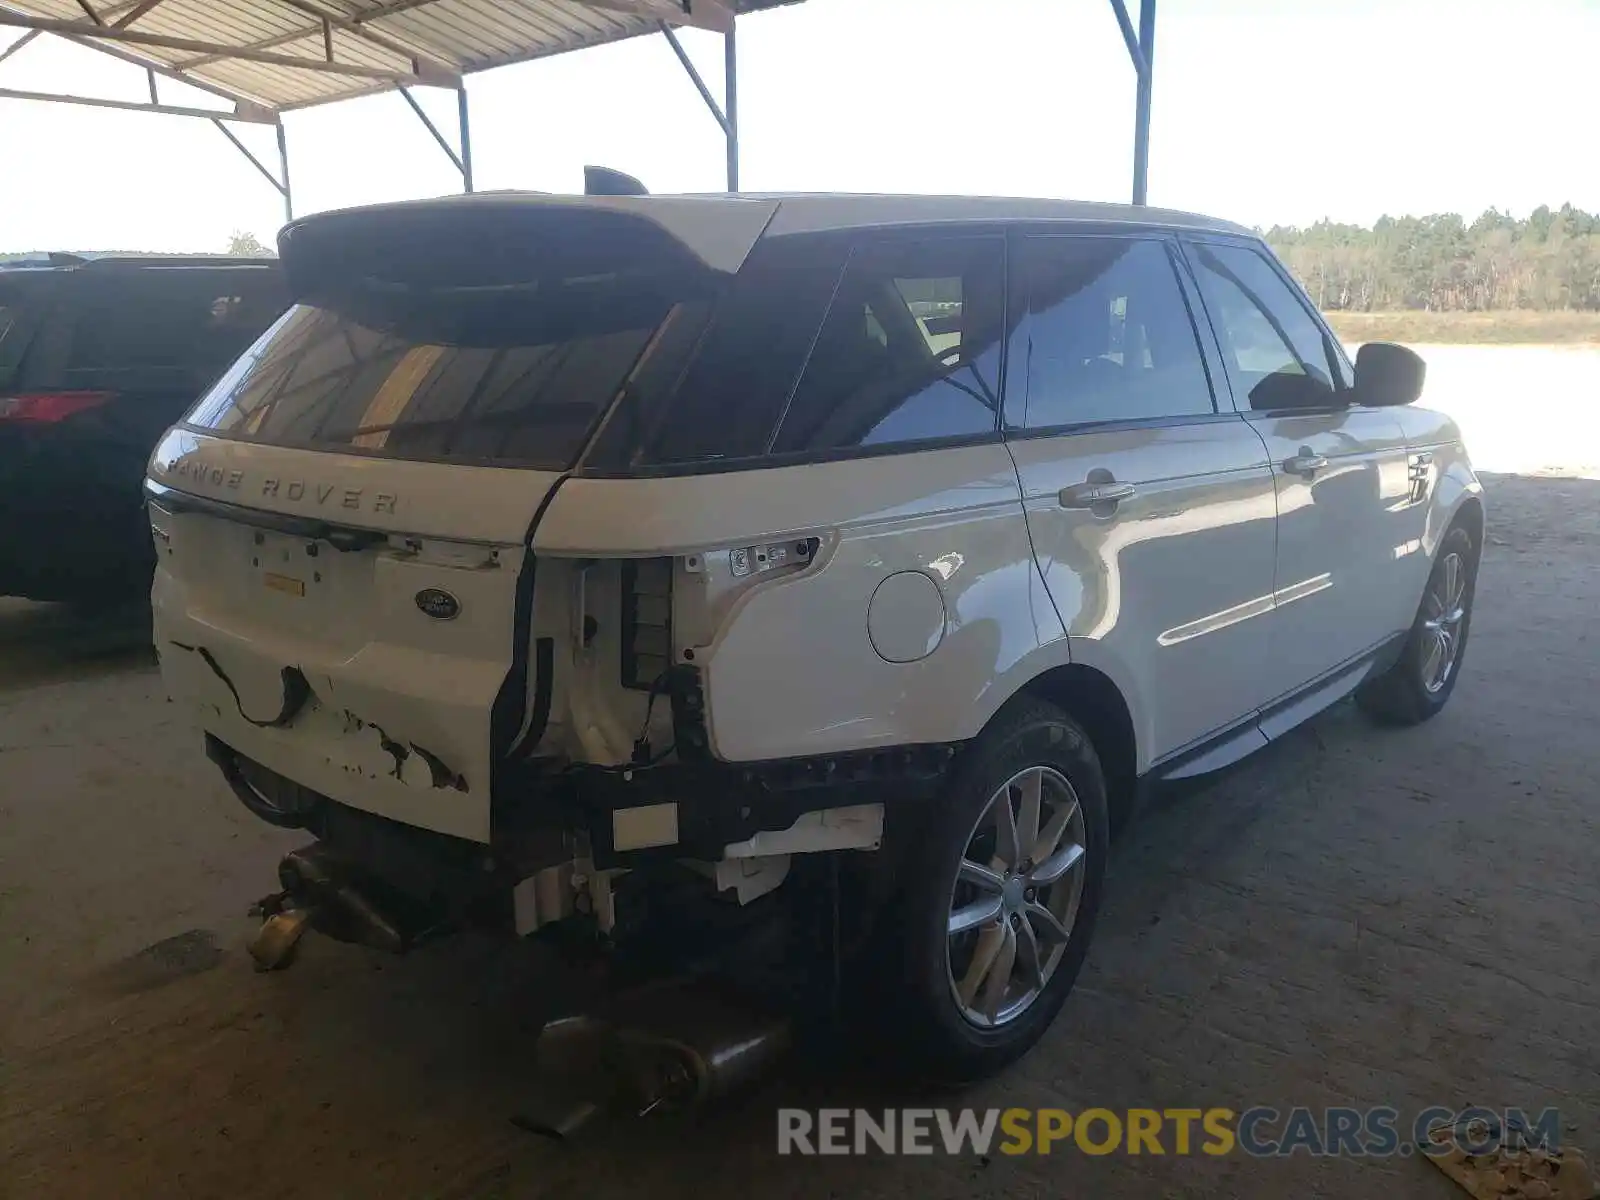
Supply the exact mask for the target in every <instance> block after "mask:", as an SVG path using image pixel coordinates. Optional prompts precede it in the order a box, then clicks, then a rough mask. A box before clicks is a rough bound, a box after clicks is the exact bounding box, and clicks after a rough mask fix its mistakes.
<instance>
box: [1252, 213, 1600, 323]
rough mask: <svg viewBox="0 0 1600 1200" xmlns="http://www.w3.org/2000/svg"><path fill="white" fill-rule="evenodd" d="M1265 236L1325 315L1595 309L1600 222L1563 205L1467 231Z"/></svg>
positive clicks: (1412, 227) (1449, 219) (1411, 226)
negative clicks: (1404, 310) (1327, 312)
mask: <svg viewBox="0 0 1600 1200" xmlns="http://www.w3.org/2000/svg"><path fill="white" fill-rule="evenodd" d="M1266 238H1267V241H1268V242H1270V243H1271V244H1272V246H1273V247H1274V249H1276V250H1277V252H1278V253H1279V254H1280V255H1281V256H1282V257H1283V260H1284V262H1285V263H1287V264H1288V266H1289V269H1290V270H1292V271H1293V272H1294V273H1295V274H1296V275H1297V276H1298V277H1299V278H1300V280H1301V282H1302V283H1304V284H1305V287H1306V290H1307V291H1308V292H1310V293H1311V298H1312V299H1313V300H1315V301H1316V302H1317V304H1318V306H1319V307H1321V308H1323V309H1325V310H1330V311H1337V310H1340V309H1343V310H1348V311H1354V312H1382V311H1392V310H1397V309H1428V310H1433V311H1454V312H1479V311H1485V310H1498V309H1535V310H1540V311H1551V310H1559V309H1583V310H1588V311H1597V310H1600V215H1596V214H1594V213H1589V212H1585V211H1583V210H1582V209H1578V208H1573V207H1572V205H1570V204H1563V205H1562V206H1561V208H1560V209H1559V210H1557V211H1552V210H1551V209H1549V208H1548V207H1545V206H1541V207H1539V208H1537V209H1535V210H1534V211H1533V212H1532V213H1530V214H1529V215H1528V217H1527V218H1526V219H1524V220H1520V221H1519V220H1516V219H1515V218H1513V217H1511V216H1508V215H1507V214H1505V213H1502V212H1498V211H1496V210H1495V209H1490V210H1489V211H1488V212H1486V213H1484V214H1483V215H1482V216H1481V217H1479V218H1478V219H1477V220H1476V221H1473V222H1472V223H1471V224H1468V223H1467V222H1466V221H1465V220H1464V219H1463V218H1462V217H1461V216H1460V215H1459V214H1457V213H1442V214H1438V215H1435V216H1428V217H1387V216H1386V217H1382V218H1380V219H1379V220H1378V222H1377V223H1376V224H1375V225H1374V226H1373V227H1372V228H1370V229H1367V228H1365V227H1363V226H1360V225H1341V224H1337V223H1335V222H1332V221H1319V222H1317V223H1316V224H1315V225H1312V226H1311V227H1310V228H1308V229H1300V228H1296V227H1294V226H1281V225H1275V226H1273V227H1272V228H1271V229H1270V230H1268V231H1267V232H1266Z"/></svg>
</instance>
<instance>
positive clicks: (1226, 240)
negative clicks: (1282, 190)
mask: <svg viewBox="0 0 1600 1200" xmlns="http://www.w3.org/2000/svg"><path fill="white" fill-rule="evenodd" d="M1177 240H1178V249H1179V253H1180V254H1181V255H1182V256H1183V260H1184V265H1185V267H1186V268H1187V270H1188V272H1189V274H1190V275H1191V277H1192V278H1193V281H1194V285H1195V292H1196V294H1197V296H1198V297H1199V300H1200V304H1201V306H1202V308H1203V310H1204V311H1205V314H1206V323H1207V325H1208V326H1210V327H1211V336H1212V337H1213V338H1214V339H1215V340H1216V344H1217V352H1218V356H1219V357H1220V358H1221V360H1222V369H1223V372H1224V374H1225V377H1226V378H1227V380H1228V392H1229V395H1230V397H1231V399H1232V401H1233V407H1234V409H1235V410H1236V411H1237V412H1238V413H1239V414H1240V415H1241V416H1244V417H1252V416H1257V417H1282V416H1312V415H1316V416H1329V415H1332V414H1335V413H1341V412H1348V411H1350V410H1351V409H1357V408H1360V409H1364V407H1365V406H1363V405H1359V404H1357V403H1356V402H1355V399H1354V391H1353V389H1351V388H1350V387H1349V386H1347V385H1346V383H1345V376H1344V372H1343V371H1340V370H1337V369H1335V364H1334V362H1333V359H1334V358H1336V357H1337V358H1338V359H1339V360H1340V362H1341V363H1342V364H1343V365H1345V366H1346V367H1348V366H1349V365H1350V364H1349V358H1348V356H1347V355H1346V354H1345V353H1344V347H1343V346H1342V345H1341V344H1340V342H1339V339H1338V337H1337V336H1336V335H1335V334H1334V332H1333V330H1332V329H1331V328H1330V327H1329V325H1328V322H1327V321H1326V320H1325V319H1324V318H1323V315H1322V313H1321V312H1319V311H1318V310H1317V306H1316V305H1315V304H1313V303H1312V302H1311V298H1310V297H1309V296H1308V295H1306V292H1305V289H1304V288H1302V287H1301V286H1300V284H1299V282H1298V281H1297V280H1296V279H1295V277H1294V276H1293V275H1291V274H1289V272H1288V270H1287V269H1286V268H1285V267H1284V265H1283V263H1282V262H1280V261H1279V259H1278V256H1277V255H1276V254H1274V253H1272V249H1271V247H1269V246H1268V245H1267V244H1266V243H1265V242H1263V241H1262V240H1261V239H1260V238H1255V237H1245V236H1240V235H1236V234H1224V233H1185V234H1180V235H1179V236H1178V239H1177ZM1199 245H1218V246H1231V247H1234V248H1235V249H1240V250H1248V251H1250V252H1251V253H1253V254H1255V256H1256V257H1257V258H1260V259H1261V260H1262V261H1263V262H1265V263H1266V264H1267V266H1268V268H1269V269H1270V270H1271V271H1272V273H1273V274H1275V275H1276V276H1277V277H1278V278H1279V279H1280V280H1281V281H1282V282H1283V283H1284V284H1285V285H1286V286H1287V287H1288V289H1289V294H1290V295H1291V296H1292V297H1293V298H1294V301H1295V303H1297V304H1298V305H1299V306H1300V309H1301V311H1302V312H1304V313H1305V314H1306V316H1308V317H1309V318H1310V319H1311V323H1312V324H1313V325H1315V326H1316V327H1317V330H1318V331H1319V332H1320V333H1321V334H1322V352H1323V354H1324V356H1326V357H1327V358H1328V360H1329V361H1328V364H1327V365H1328V367H1329V372H1328V374H1329V377H1330V378H1331V379H1332V380H1333V387H1334V390H1333V395H1334V397H1335V399H1334V401H1333V402H1331V403H1328V404H1299V405H1288V406H1286V407H1282V408H1251V407H1250V406H1249V402H1248V399H1247V398H1245V397H1244V395H1243V393H1242V389H1241V387H1240V386H1239V382H1240V381H1239V380H1238V378H1236V376H1235V373H1234V370H1233V368H1232V367H1230V366H1229V365H1228V356H1227V355H1226V354H1224V353H1222V334H1221V332H1220V331H1219V330H1218V329H1217V328H1216V320H1215V318H1214V317H1213V316H1212V314H1211V311H1210V309H1209V308H1208V307H1206V306H1205V293H1204V292H1203V291H1202V290H1201V288H1200V280H1199V272H1198V271H1197V269H1196V268H1195V265H1194V262H1193V260H1192V259H1190V257H1189V250H1190V247H1191V246H1199Z"/></svg>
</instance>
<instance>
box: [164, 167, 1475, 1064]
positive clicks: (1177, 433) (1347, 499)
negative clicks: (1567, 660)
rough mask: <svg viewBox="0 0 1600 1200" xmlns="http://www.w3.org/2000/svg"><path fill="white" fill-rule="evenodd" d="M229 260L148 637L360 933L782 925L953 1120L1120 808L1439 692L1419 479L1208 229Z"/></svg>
mask: <svg viewBox="0 0 1600 1200" xmlns="http://www.w3.org/2000/svg"><path fill="white" fill-rule="evenodd" d="M279 244H280V248H281V254H282V260H283V265H284V268H285V271H286V275H287V278H288V281H289V285H290V288H291V290H292V293H293V295H294V297H295V299H296V303H295V306H294V307H293V308H292V309H291V310H290V311H289V312H288V313H287V314H286V315H285V316H284V317H283V318H282V319H281V320H279V322H278V323H277V324H276V325H275V326H274V327H273V328H272V329H271V330H269V331H268V332H267V333H266V334H265V335H263V336H262V338H261V339H260V340H259V341H258V342H257V343H256V344H255V345H254V346H253V347H252V348H251V349H250V350H249V351H248V352H247V353H246V354H245V355H244V357H243V358H242V359H240V360H239V362H238V363H237V364H236V365H235V366H234V367H233V368H232V369H231V370H230V371H229V372H228V373H227V375H226V376H224V377H223V378H222V379H221V380H220V382H218V383H217V385H216V386H215V387H214V388H213V389H212V390H211V391H210V393H209V394H207V395H206V396H205V397H204V398H203V399H202V400H201V401H200V402H199V403H198V404H197V405H196V406H195V407H194V409H193V411H191V412H190V413H189V415H188V416H187V418H186V419H185V420H184V421H183V422H182V423H181V424H179V425H178V426H176V427H175V428H174V429H172V430H171V432H170V433H168V434H167V436H166V438H165V440H164V441H162V442H161V444H160V446H159V447H158V449H157V450H156V452H155V454H154V456H153V458H152V460H151V464H150V470H149V481H148V493H149V499H150V515H151V522H152V525H153V527H154V533H155V538H156V545H157V549H158V552H159V557H160V569H159V570H158V572H157V575H156V579H155V588H154V607H155V615H156V626H155V628H156V639H157V643H158V648H159V651H160V656H161V664H162V671H163V673H164V676H165V681H166V684H167V686H168V688H169V690H170V691H171V693H172V694H173V695H174V696H175V697H177V698H179V699H181V700H183V701H186V702H188V703H189V704H190V705H191V706H192V709H193V712H194V714H195V715H196V718H197V720H198V723H199V724H200V726H201V728H202V729H203V730H204V736H205V739H206V743H207V746H208V749H209V753H210V756H211V757H212V759H213V760H214V761H215V762H216V763H217V764H218V765H219V766H220V768H221V770H222V772H223V774H224V776H225V777H226V779H227V781H228V782H229V783H230V785H231V786H232V788H233V790H234V791H235V792H236V793H237V794H238V795H239V797H240V798H241V799H242V800H243V801H244V803H245V804H246V805H248V806H249V808H250V809H251V810H252V811H253V812H255V813H256V814H257V815H258V816H260V817H261V818H263V819H265V820H267V821H270V822H272V823H274V824H277V825H283V826H290V827H303V828H305V829H307V830H308V831H310V832H311V833H312V834H314V835H315V837H316V838H317V839H318V841H317V843H316V845H315V846H313V848H312V851H314V852H315V854H316V855H317V856H320V857H317V858H316V860H315V861H316V867H315V870H314V871H312V872H311V874H312V875H317V876H318V877H326V876H328V875H330V874H336V875H337V877H338V879H339V880H340V881H341V887H348V889H350V893H351V894H356V893H359V894H360V895H361V896H363V897H367V898H370V899H371V905H370V907H371V908H372V909H373V910H381V911H382V912H383V913H384V914H386V915H385V916H383V917H382V918H381V919H380V924H382V925H383V926H384V927H385V928H386V929H387V930H388V933H387V934H386V936H387V937H388V939H389V940H390V941H392V942H396V943H403V942H404V941H405V939H406V937H407V936H408V934H407V932H406V930H405V928H403V927H402V922H401V921H400V918H399V917H398V916H392V917H391V916H390V915H389V914H396V913H399V912H400V911H401V909H402V908H403V907H404V906H405V905H412V906H415V907H414V908H413V909H412V910H409V911H426V912H429V913H432V914H434V916H435V917H437V915H438V914H440V913H444V914H446V915H447V916H448V917H449V918H451V919H456V920H462V921H465V920H469V919H472V920H492V921H498V922H500V923H501V924H502V925H503V926H504V927H505V928H507V929H508V930H515V931H516V932H517V933H519V934H527V933H531V932H533V931H536V930H544V929H545V928H546V927H551V928H552V930H560V931H564V933H565V934H567V935H572V934H573V933H574V932H576V933H578V934H579V935H581V936H580V939H579V940H585V939H588V940H592V941H594V942H596V943H600V944H614V945H616V946H617V947H619V948H621V947H623V946H626V945H627V944H629V942H630V939H632V940H633V941H634V942H635V943H638V942H641V941H642V942H644V943H647V944H649V945H650V946H652V947H653V948H654V949H655V950H656V951H658V952H664V954H665V957H667V958H668V959H671V958H673V957H682V958H685V959H687V958H688V957H691V953H692V952H697V951H698V949H699V948H700V947H701V946H702V943H705V942H706V941H707V938H708V937H709V936H710V935H709V933H708V931H712V930H724V929H728V928H745V927H746V926H745V925H743V924H741V921H743V920H744V919H746V918H748V922H749V927H751V928H754V927H758V926H760V925H761V924H762V922H763V921H765V920H766V919H767V918H766V917H764V916H763V915H762V914H770V913H774V912H779V911H788V912H791V913H792V912H795V911H803V910H805V909H806V908H807V904H806V903H805V902H806V901H808V900H814V899H815V898H816V897H817V896H819V895H822V896H824V897H826V896H829V895H831V896H832V902H833V904H834V905H835V906H836V907H835V908H834V911H833V918H832V925H833V929H834V931H835V932H834V942H833V946H834V952H835V954H836V956H837V955H841V954H842V955H846V956H848V955H849V954H850V953H851V950H850V949H849V948H848V947H847V948H845V949H843V950H841V949H840V947H839V939H838V937H837V931H838V929H839V928H840V926H841V921H840V915H841V914H840V911H839V908H838V907H837V906H842V907H843V909H844V911H843V914H842V915H843V921H842V925H843V927H844V928H845V929H847V930H848V931H850V936H849V938H848V939H846V940H847V941H849V942H851V944H852V945H853V946H855V947H856V957H857V958H859V959H861V960H862V961H863V962H865V963H866V964H867V969H871V970H874V971H876V972H877V973H878V975H879V976H880V977H881V980H882V985H883V986H885V987H888V988H892V989H893V996H892V1001H891V1003H890V1004H889V1005H888V1006H886V1007H885V1008H884V1011H892V1012H893V1014H894V1019H893V1024H894V1029H893V1030H892V1032H893V1033H894V1034H895V1035H896V1037H897V1038H898V1040H899V1041H901V1042H903V1043H904V1044H905V1046H906V1047H908V1048H910V1049H911V1050H912V1051H913V1052H914V1057H913V1059H912V1061H914V1062H915V1064H916V1065H917V1068H918V1069H919V1070H921V1071H922V1072H923V1073H925V1074H930V1075H936V1076H939V1077H943V1078H948V1079H961V1078H973V1077H976V1076H979V1075H982V1074H984V1073H987V1072H991V1071H993V1070H995V1069H997V1068H998V1067H1000V1066H1001V1065H1003V1064H1004V1063H1006V1062H1008V1061H1010V1060H1011V1059H1012V1058H1014V1057H1015V1056H1016V1055H1018V1054H1020V1053H1021V1052H1023V1051H1024V1050H1025V1049H1027V1048H1028V1047H1029V1046H1030V1045H1031V1044H1032V1043H1033V1042H1035V1041H1036V1040H1037V1039H1038V1038H1039V1037H1040V1036H1041V1034H1042V1033H1043V1031H1044V1030H1045V1028H1046V1027H1047V1026H1048V1025H1049V1023H1050V1021H1051V1020H1052V1018H1053V1017H1054V1016H1055V1014H1056V1012H1057V1011H1058V1010H1059V1008H1060V1006H1061V1004H1062V1001H1063V999H1064V998H1065V996H1066V994H1067V992H1068V990H1069V989H1070V987H1071V986H1072V982H1073V979H1074V977H1075V976H1076V974H1077V973H1078V970H1079V967H1080V965H1081V963H1082V961H1083V957H1084V953H1085V950H1086V949H1087V946H1088V942H1089V939H1090V935H1091V931H1092V927H1093V925H1094V919H1095V913H1096V909H1097V907H1098V905H1099V902H1100V893H1101V881H1102V876H1103V872H1104V868H1105V862H1106V855H1107V845H1108V837H1109V832H1110V830H1111V829H1112V828H1113V827H1115V826H1116V825H1117V823H1118V821H1119V819H1121V818H1122V817H1123V816H1124V815H1125V814H1126V813H1127V812H1128V810H1129V807H1130V806H1131V805H1132V804H1133V803H1134V799H1135V797H1136V795H1137V794H1139V792H1140V789H1141V786H1142V785H1144V784H1145V783H1147V782H1151V781H1159V780H1163V779H1172V778H1177V777H1184V776H1191V775H1197V774H1200V773H1203V772H1207V771H1211V770H1215V769H1217V768H1219V767H1222V766H1224V765H1226V764H1229V763H1231V762H1233V761H1235V760H1237V759H1239V758H1241V757H1243V756H1244V755H1246V754H1248V753H1250V752H1251V751H1252V750H1255V749H1256V748H1258V747H1261V746H1264V745H1266V744H1267V743H1268V742H1269V741H1271V740H1272V739H1274V738H1276V737H1278V736H1280V735H1281V734H1283V733H1284V732H1285V731H1287V730H1288V729H1290V728H1292V727H1293V726H1295V725H1297V724H1298V723H1300V722H1302V721H1304V720H1306V719H1307V718H1308V717H1310V716H1311V715H1313V714H1314V713H1316V712H1318V711H1319V710H1321V709H1324V708H1326V707H1327V706H1328V705H1330V704H1333V703H1334V702H1336V701H1338V700H1339V699H1340V698H1342V697H1344V696H1346V695H1348V694H1351V693H1354V694H1355V696H1356V698H1357V701H1358V702H1359V703H1360V704H1361V705H1362V706H1363V707H1364V708H1365V709H1367V710H1368V711H1369V712H1371V713H1372V714H1373V715H1374V716H1376V717H1378V718H1380V719H1382V720H1385V721H1389V722H1398V723H1411V722H1417V721H1421V720H1424V719H1426V718H1428V717H1431V716H1432V715H1433V714H1434V713H1436V712H1438V711H1439V709H1440V708H1441V707H1442V706H1443V705H1444V704H1445V702H1446V701H1447V699H1448V698H1449V696H1450V693H1451V690H1452V689H1453V688H1454V686H1455V683H1456V679H1457V676H1458V673H1459V671H1460V666H1461V661H1462V653H1463V650H1464V648H1465V644H1466V639H1467V632H1468V624H1469V621H1470V616H1471V609H1472V598H1473V582H1474V578H1475V573H1476V568H1477V563H1478V555H1479V548H1480V547H1481V546H1482V544H1483V527H1484V514H1483V505H1482V497H1481V488H1480V485H1479V483H1478V481H1477V480H1476V478H1475V477H1474V474H1473V471H1472V468H1471V465H1470V463H1469V461H1468V458H1467V455H1466V452H1465V450H1464V449H1463V446H1462V443H1461V439H1460V436H1459V434H1458V432H1457V430H1456V428H1455V426H1454V425H1453V424H1452V423H1451V422H1450V421H1449V420H1448V419H1447V418H1445V417H1443V416H1441V415H1439V414H1437V413H1433V412H1429V411H1426V410H1424V409H1421V408H1417V407H1413V406H1411V402H1412V401H1414V400H1415V399H1417V397H1418V395H1419V393H1420V391H1421V388H1422V381H1423V365H1422V362H1421V360H1420V359H1418V358H1417V357H1416V356H1415V355H1414V354H1412V353H1411V352H1410V351H1408V350H1405V349H1403V348H1401V347H1397V346H1391V345H1368V346H1365V347H1363V348H1362V350H1361V353H1360V354H1359V355H1358V356H1357V359H1356V362H1355V364H1354V365H1353V366H1352V364H1351V363H1350V362H1349V361H1348V360H1347V359H1346V357H1345V354H1344V352H1343V350H1342V349H1341V348H1340V346H1339V343H1338V341H1337V340H1336V339H1335V337H1334V336H1333V335H1332V333H1331V332H1330V331H1329V329H1328V326H1327V325H1326V324H1325V323H1324V322H1323V320H1322V318H1321V317H1320V316H1319V315H1318V313H1317V311H1316V310H1315V308H1314V307H1313V305H1312V304H1311V303H1310V302H1309V301H1308V300H1307V298H1306V296H1305V295H1304V294H1303V293H1302V291H1301V290H1300V289H1299V288H1298V287H1297V286H1296V285H1295V284H1294V282H1293V281H1292V280H1291V279H1290V277H1289V276H1288V274H1287V273H1286V272H1285V271H1284V269H1283V268H1282V267H1281V265H1280V264H1279V263H1278V262H1277V261H1276V260H1275V259H1274V257H1273V256H1272V254H1271V253H1270V251H1269V250H1268V249H1267V248H1266V246H1265V245H1264V244H1263V243H1262V242H1261V240H1260V239H1259V238H1258V237H1256V236H1255V235H1254V234H1252V233H1250V232H1249V231H1247V230H1245V229H1242V228H1239V227H1237V226H1234V225H1230V224H1227V223H1224V222H1220V221H1214V220H1209V219H1205V218H1201V217H1195V216H1190V215H1185V214H1181V213H1174V212H1165V211H1161V210H1157V209H1148V208H1127V207H1120V206H1108V205H1091V204H1077V203H1066V202H1057V201H1042V200H1005V199H971V198H967V199H962V198H938V197H891V196H846V195H813V196H804V195H802V196H771V197H767V196H715V197H712V196H707V197H667V196H660V197H657V196H633V195H629V196H617V195H606V196H564V197H563V196H548V195H536V194H511V193H506V194H489V195H478V196H471V197H462V198H453V199H445V200H438V201H428V202H420V203H408V204H397V205H388V206H381V207H375V208H368V209H363V210H352V211H345V212H336V213H331V214H326V215H321V216H316V217H311V218H308V219H305V220H301V221H298V222H295V223H293V224H291V225H289V226H288V227H287V228H286V229H285V230H284V232H283V234H282V237H281V239H280V243H279ZM308 853H309V852H308ZM293 857H294V856H291V858H293ZM304 861H310V860H309V859H306V860H303V862H304ZM288 862H289V860H286V863H288ZM303 862H302V865H303ZM325 881H326V880H325V878H324V882H325ZM363 903H365V901H363ZM812 907H814V906H812ZM664 914H670V916H668V915H664ZM719 936H720V935H719ZM712 940H714V939H712ZM880 1007H883V1006H880Z"/></svg>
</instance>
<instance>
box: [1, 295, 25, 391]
mask: <svg viewBox="0 0 1600 1200" xmlns="http://www.w3.org/2000/svg"><path fill="white" fill-rule="evenodd" d="M16 326H17V310H16V309H15V308H14V307H9V306H7V305H6V304H4V303H0V388H3V387H5V385H6V382H7V380H9V379H10V377H11V372H12V369H13V368H14V366H15V363H16V360H17V359H18V358H19V357H21V356H20V355H19V354H18V353H17V350H16V347H15V345H14V342H15V341H19V340H20V338H21V335H20V334H19V335H18V336H17V338H16V339H13V338H12V336H11V335H12V331H13V330H14V329H15V328H16Z"/></svg>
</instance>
